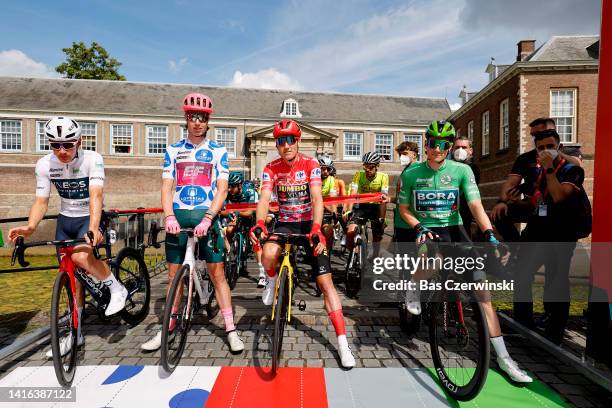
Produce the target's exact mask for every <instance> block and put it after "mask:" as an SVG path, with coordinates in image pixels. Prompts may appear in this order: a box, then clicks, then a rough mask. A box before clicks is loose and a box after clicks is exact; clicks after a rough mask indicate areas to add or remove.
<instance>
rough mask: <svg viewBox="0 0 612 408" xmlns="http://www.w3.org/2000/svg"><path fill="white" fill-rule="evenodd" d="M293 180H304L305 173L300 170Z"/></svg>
mask: <svg viewBox="0 0 612 408" xmlns="http://www.w3.org/2000/svg"><path fill="white" fill-rule="evenodd" d="M295 179H296V180H306V173H305V172H304V170H300V171H298V172H297V173H295Z"/></svg>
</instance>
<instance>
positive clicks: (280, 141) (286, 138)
mask: <svg viewBox="0 0 612 408" xmlns="http://www.w3.org/2000/svg"><path fill="white" fill-rule="evenodd" d="M297 140H298V139H297V137H295V136H292V135H289V136H281V137H279V138H277V139H276V145H277V146H284V145H285V143H286V144H288V145H290V146H291V145H294V144H295V143H296V142H297Z"/></svg>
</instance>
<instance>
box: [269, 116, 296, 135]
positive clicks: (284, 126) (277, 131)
mask: <svg viewBox="0 0 612 408" xmlns="http://www.w3.org/2000/svg"><path fill="white" fill-rule="evenodd" d="M272 134H273V135H274V138H277V137H281V136H295V137H298V138H300V137H302V129H300V125H298V123H297V122H296V121H295V120H289V119H285V120H279V121H278V122H276V126H274V132H272Z"/></svg>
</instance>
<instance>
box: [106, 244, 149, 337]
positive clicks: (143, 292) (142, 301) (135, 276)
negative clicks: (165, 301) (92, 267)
mask: <svg viewBox="0 0 612 408" xmlns="http://www.w3.org/2000/svg"><path fill="white" fill-rule="evenodd" d="M115 262H116V267H115V270H114V271H113V272H114V273H115V275H116V276H117V278H118V279H119V281H121V283H123V285H124V286H125V288H126V289H127V291H128V298H127V300H126V302H125V308H124V309H123V310H122V311H121V313H120V316H121V318H122V319H123V321H125V322H126V323H128V324H130V325H137V324H138V323H140V322H142V321H143V320H144V318H145V317H147V314H148V313H149V301H150V299H151V282H150V280H149V272H148V271H147V265H146V264H145V262H144V259H142V255H141V254H140V252H139V251H137V250H135V249H134V248H129V247H125V248H123V249H122V250H121V251H119V253H118V254H117V259H116V260H115Z"/></svg>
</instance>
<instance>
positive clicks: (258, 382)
mask: <svg viewBox="0 0 612 408" xmlns="http://www.w3.org/2000/svg"><path fill="white" fill-rule="evenodd" d="M270 372H271V369H270V368H268V367H264V368H262V367H223V368H222V369H221V372H220V373H219V376H218V377H217V380H216V381H215V385H214V386H213V389H212V391H211V393H210V395H209V397H208V400H207V401H206V405H205V406H206V408H217V407H219V408H220V407H223V408H228V407H232V408H240V407H247V408H252V407H266V408H272V407H282V408H292V407H295V408H308V407H313V408H314V407H316V408H319V407H327V392H326V390H325V375H324V372H323V369H322V368H280V369H279V370H278V373H277V374H276V376H275V377H273V376H272V375H271V373H270Z"/></svg>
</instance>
